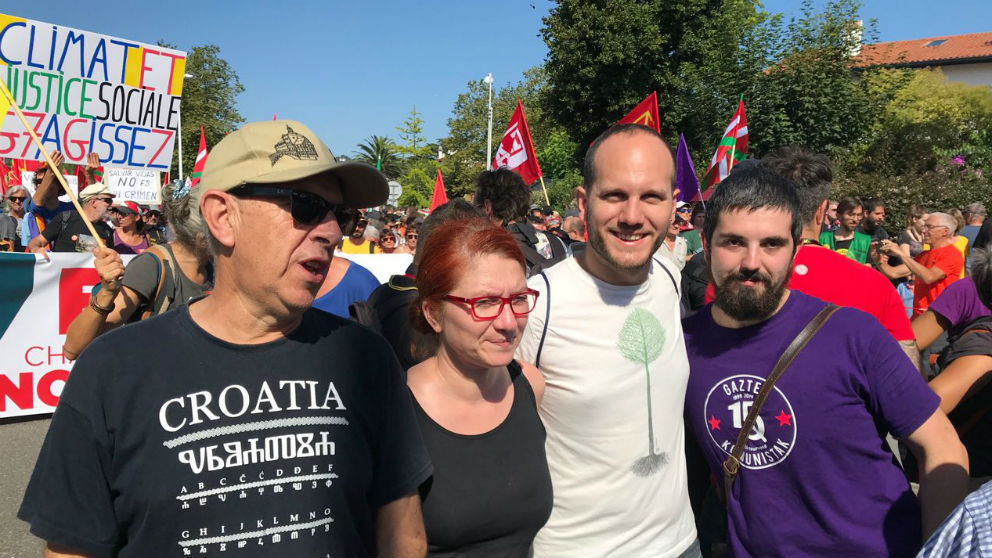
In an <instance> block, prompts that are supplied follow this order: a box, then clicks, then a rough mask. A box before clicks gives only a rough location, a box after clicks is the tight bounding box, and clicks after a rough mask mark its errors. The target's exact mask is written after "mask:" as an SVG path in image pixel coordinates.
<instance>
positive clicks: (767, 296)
mask: <svg viewBox="0 0 992 558" xmlns="http://www.w3.org/2000/svg"><path fill="white" fill-rule="evenodd" d="M791 276H792V264H791V263H790V264H789V272H788V273H787V274H786V275H785V277H783V278H782V281H780V282H779V283H777V284H772V280H771V278H770V277H768V276H767V275H765V274H763V273H759V272H754V273H747V274H745V273H734V274H732V275H730V276H728V277H726V278H725V279H724V280H723V285H719V286H718V285H717V284H716V282H715V281H713V294H714V297H713V303H714V304H715V305H717V306H719V307H720V310H723V311H724V312H725V313H726V314H727V315H728V316H730V317H731V318H733V319H735V320H737V321H740V322H752V321H759V322H760V321H764V320H767V319H768V318H770V317H771V316H772V315H773V314H774V313H775V310H776V309H778V305H779V303H780V302H781V301H782V297H783V296H784V295H785V286H786V285H788V284H789V277H791ZM710 277H711V281H712V270H711V272H710ZM744 280H752V281H754V280H757V281H760V282H761V284H762V285H764V287H765V288H764V289H763V290H762V291H761V292H760V293H759V292H757V291H756V290H755V289H753V288H750V287H743V286H741V284H740V281H744Z"/></svg>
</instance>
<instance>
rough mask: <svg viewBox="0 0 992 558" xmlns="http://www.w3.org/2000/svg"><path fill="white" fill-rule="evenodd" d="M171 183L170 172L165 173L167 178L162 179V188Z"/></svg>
mask: <svg viewBox="0 0 992 558" xmlns="http://www.w3.org/2000/svg"><path fill="white" fill-rule="evenodd" d="M168 183H169V171H165V178H163V179H162V186H165V185H166V184H168Z"/></svg>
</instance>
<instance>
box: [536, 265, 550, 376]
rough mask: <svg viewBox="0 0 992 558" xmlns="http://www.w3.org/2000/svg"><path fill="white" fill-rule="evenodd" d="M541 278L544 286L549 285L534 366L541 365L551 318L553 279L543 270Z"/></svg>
mask: <svg viewBox="0 0 992 558" xmlns="http://www.w3.org/2000/svg"><path fill="white" fill-rule="evenodd" d="M541 279H544V286H545V287H547V290H546V291H545V303H544V329H542V330H541V341H540V342H539V343H538V344H537V356H536V357H535V358H534V366H536V367H538V368H540V367H541V351H543V350H544V338H545V337H547V335H548V320H550V319H551V281H548V276H547V274H545V273H544V272H543V271H542V272H541Z"/></svg>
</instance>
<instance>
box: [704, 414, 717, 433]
mask: <svg viewBox="0 0 992 558" xmlns="http://www.w3.org/2000/svg"><path fill="white" fill-rule="evenodd" d="M706 422H708V423H710V430H720V419H718V418H716V417H715V416H713V415H710V420H708V421H706Z"/></svg>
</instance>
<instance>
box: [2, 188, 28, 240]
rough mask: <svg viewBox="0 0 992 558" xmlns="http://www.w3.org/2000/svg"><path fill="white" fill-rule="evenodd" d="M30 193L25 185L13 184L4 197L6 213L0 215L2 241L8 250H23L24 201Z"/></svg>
mask: <svg viewBox="0 0 992 558" xmlns="http://www.w3.org/2000/svg"><path fill="white" fill-rule="evenodd" d="M28 196H30V194H29V193H28V189H27V188H25V187H24V186H12V187H11V188H10V190H8V191H7V195H6V197H5V198H4V204H3V205H4V211H5V212H6V214H5V215H2V216H0V243H2V245H3V246H4V247H5V248H4V250H3V251H6V252H11V251H13V252H23V251H24V245H23V244H22V243H21V235H20V230H21V223H22V222H23V220H24V214H25V211H24V202H25V201H26V200H27V199H28Z"/></svg>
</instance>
